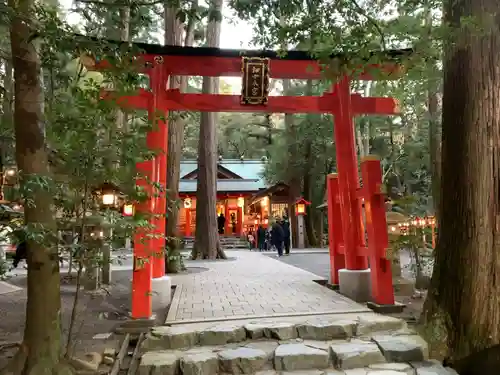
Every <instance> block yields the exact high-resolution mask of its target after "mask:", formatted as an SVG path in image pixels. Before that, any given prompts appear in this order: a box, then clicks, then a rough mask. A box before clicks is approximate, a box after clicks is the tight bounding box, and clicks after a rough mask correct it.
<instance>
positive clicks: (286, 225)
mask: <svg viewBox="0 0 500 375" xmlns="http://www.w3.org/2000/svg"><path fill="white" fill-rule="evenodd" d="M281 226H282V228H283V234H284V238H283V246H284V247H285V255H290V222H289V221H288V219H284V220H283V221H282V222H281Z"/></svg>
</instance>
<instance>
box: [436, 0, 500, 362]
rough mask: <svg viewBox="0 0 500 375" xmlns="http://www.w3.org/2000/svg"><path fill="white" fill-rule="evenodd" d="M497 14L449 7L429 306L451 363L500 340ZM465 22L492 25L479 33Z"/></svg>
mask: <svg viewBox="0 0 500 375" xmlns="http://www.w3.org/2000/svg"><path fill="white" fill-rule="evenodd" d="M499 12H500V3H499V2H498V1H496V0H447V1H445V5H444V19H445V21H444V22H445V23H447V24H450V25H451V26H452V27H454V28H455V30H460V32H459V35H458V36H459V38H458V41H459V43H458V44H451V43H450V44H448V45H446V48H447V49H446V50H445V57H444V64H443V69H444V96H443V122H442V129H443V130H442V134H443V135H442V144H443V147H442V163H441V173H442V177H441V182H442V183H441V197H440V210H439V229H440V232H439V237H438V245H437V249H436V260H435V266H434V273H433V276H432V288H431V291H430V293H429V294H428V301H427V302H426V304H427V307H430V311H431V312H432V313H436V312H437V315H439V316H440V318H441V319H442V320H443V321H444V322H445V327H446V331H447V339H448V340H447V341H448V347H449V356H450V358H451V359H452V360H453V359H457V358H461V357H464V356H467V355H468V354H470V353H471V352H474V351H478V350H481V349H483V348H485V347H489V346H492V345H494V344H497V343H499V342H500V303H499V302H498V296H500V261H499V255H498V249H499V247H500V202H499V200H500V190H499V184H500V101H499V100H498V88H499V87H500V70H499V69H498V66H500V24H499V23H500V20H499V19H498V18H490V17H489V15H496V14H498V13H499ZM462 18H465V19H475V20H485V19H488V22H489V23H487V25H488V27H485V28H483V29H482V30H481V33H477V31H476V30H475V29H474V30H473V29H471V28H465V27H463V26H462V27H461V25H460V21H461V19H462ZM454 42H455V40H454ZM464 72H466V73H465V76H464ZM436 310H439V311H436ZM426 313H427V318H429V319H430V320H431V321H434V322H435V321H437V319H438V318H437V316H436V315H430V313H429V312H426Z"/></svg>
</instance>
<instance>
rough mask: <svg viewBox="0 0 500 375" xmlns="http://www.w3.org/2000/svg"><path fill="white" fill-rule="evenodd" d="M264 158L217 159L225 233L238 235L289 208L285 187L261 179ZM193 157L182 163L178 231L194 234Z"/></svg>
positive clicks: (218, 208) (219, 204) (219, 208)
mask: <svg viewBox="0 0 500 375" xmlns="http://www.w3.org/2000/svg"><path fill="white" fill-rule="evenodd" d="M265 165H266V160H265V159H263V160H255V159H254V160H251V159H250V160H249V159H219V161H218V163H217V205H216V207H214V210H216V211H217V216H219V215H220V214H221V213H222V214H223V215H224V217H225V218H226V221H225V227H224V235H227V236H241V235H243V233H245V232H247V231H249V230H255V229H256V227H257V226H258V225H259V224H262V225H263V226H266V227H267V225H268V222H269V219H270V218H271V217H277V216H280V217H282V216H284V215H286V212H287V210H288V203H287V202H288V187H287V186H286V185H284V184H276V185H269V184H267V183H266V181H265V180H264V178H263V173H264V169H265ZM197 177H198V165H197V161H196V160H184V161H182V162H181V168H180V181H179V197H180V198H181V199H182V204H181V209H180V211H179V219H178V226H179V231H180V233H182V234H183V235H184V236H185V237H189V236H193V235H194V232H195V227H196V185H197Z"/></svg>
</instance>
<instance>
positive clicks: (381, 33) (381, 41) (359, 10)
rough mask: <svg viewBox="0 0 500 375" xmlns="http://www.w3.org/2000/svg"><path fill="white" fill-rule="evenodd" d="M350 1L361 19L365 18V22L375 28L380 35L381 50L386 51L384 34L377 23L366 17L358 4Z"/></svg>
mask: <svg viewBox="0 0 500 375" xmlns="http://www.w3.org/2000/svg"><path fill="white" fill-rule="evenodd" d="M350 1H351V3H352V4H353V5H354V6H355V7H356V8H357V9H358V12H359V14H361V15H362V16H363V17H365V18H366V19H367V21H368V22H370V23H371V24H372V25H373V27H375V30H377V32H378V33H379V35H380V43H381V44H382V49H384V50H385V49H386V44H385V35H384V32H383V31H382V28H381V27H380V25H379V24H378V22H377V21H375V20H374V19H373V18H372V17H370V16H369V15H368V13H367V12H366V11H365V10H364V9H363V7H362V6H361V5H359V4H358V2H357V1H356V0H350Z"/></svg>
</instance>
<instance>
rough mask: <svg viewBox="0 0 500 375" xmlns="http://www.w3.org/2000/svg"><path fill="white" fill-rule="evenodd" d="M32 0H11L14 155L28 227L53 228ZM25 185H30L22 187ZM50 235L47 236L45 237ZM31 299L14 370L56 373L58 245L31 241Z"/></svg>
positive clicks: (59, 302) (59, 351)
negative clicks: (44, 184) (25, 201)
mask: <svg viewBox="0 0 500 375" xmlns="http://www.w3.org/2000/svg"><path fill="white" fill-rule="evenodd" d="M34 4H35V2H34V0H17V1H16V0H11V1H10V2H9V6H10V7H11V8H12V9H13V11H14V12H13V17H12V21H11V25H10V40H11V47H12V62H13V68H14V79H15V84H14V127H15V136H16V161H17V165H18V167H19V169H20V171H21V173H22V181H21V186H22V187H24V188H26V187H27V186H26V185H27V184H29V185H30V186H29V187H30V196H29V197H27V199H30V200H31V203H30V204H25V205H24V207H25V209H24V218H25V223H26V225H27V227H28V228H29V227H33V228H43V230H46V231H47V233H55V226H56V225H55V219H54V215H53V213H52V212H51V203H52V200H51V195H50V193H49V191H47V189H42V188H41V187H40V183H39V181H41V180H42V179H47V178H50V175H49V165H48V152H47V148H46V140H45V129H44V119H43V112H44V106H43V103H44V96H43V91H42V83H41V63H40V57H39V53H38V51H37V49H36V45H35V43H36V40H34V39H33V36H32V35H33V27H34V24H35V23H36V22H35V20H34V11H35V10H34ZM23 185H24V186H23ZM24 190H27V189H24ZM47 237H48V236H46V239H48V238H47ZM27 263H28V303H27V306H26V325H25V329H24V339H23V342H22V344H21V348H20V350H19V352H18V354H17V356H16V358H15V359H14V361H13V363H12V369H11V371H12V373H14V374H23V375H24V374H26V375H28V374H29V375H31V374H56V373H58V372H59V371H60V370H61V368H60V364H59V358H60V354H61V320H60V309H61V298H60V279H59V258H58V254H57V247H56V246H51V245H50V243H49V244H44V243H39V242H35V241H33V240H29V241H28V254H27Z"/></svg>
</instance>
